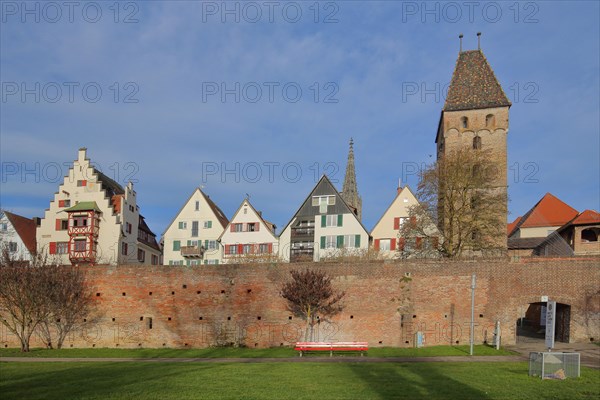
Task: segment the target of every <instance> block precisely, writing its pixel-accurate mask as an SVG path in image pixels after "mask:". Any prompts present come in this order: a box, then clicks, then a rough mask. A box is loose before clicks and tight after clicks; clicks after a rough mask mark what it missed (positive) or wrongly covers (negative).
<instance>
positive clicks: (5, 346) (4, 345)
mask: <svg viewBox="0 0 600 400" xmlns="http://www.w3.org/2000/svg"><path fill="white" fill-rule="evenodd" d="M71 346H73V345H71ZM4 347H8V345H7V344H5V345H4Z"/></svg>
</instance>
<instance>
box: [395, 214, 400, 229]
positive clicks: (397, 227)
mask: <svg viewBox="0 0 600 400" xmlns="http://www.w3.org/2000/svg"><path fill="white" fill-rule="evenodd" d="M398 229H400V217H396V218H394V230H398Z"/></svg>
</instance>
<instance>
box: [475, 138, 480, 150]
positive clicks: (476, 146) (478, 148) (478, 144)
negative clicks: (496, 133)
mask: <svg viewBox="0 0 600 400" xmlns="http://www.w3.org/2000/svg"><path fill="white" fill-rule="evenodd" d="M473 149H474V150H481V136H475V137H474V138H473Z"/></svg>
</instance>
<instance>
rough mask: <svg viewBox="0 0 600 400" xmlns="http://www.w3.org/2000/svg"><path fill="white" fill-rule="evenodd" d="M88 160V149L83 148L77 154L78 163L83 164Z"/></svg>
mask: <svg viewBox="0 0 600 400" xmlns="http://www.w3.org/2000/svg"><path fill="white" fill-rule="evenodd" d="M86 158H87V148H85V147H81V148H80V149H79V153H78V154H77V161H79V162H80V163H82V162H84V161H85V159H86Z"/></svg>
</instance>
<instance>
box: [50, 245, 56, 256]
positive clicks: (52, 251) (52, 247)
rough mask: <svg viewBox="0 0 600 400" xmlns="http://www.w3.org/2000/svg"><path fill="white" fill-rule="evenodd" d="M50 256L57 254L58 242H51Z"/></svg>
mask: <svg viewBox="0 0 600 400" xmlns="http://www.w3.org/2000/svg"><path fill="white" fill-rule="evenodd" d="M50 254H56V242H50Z"/></svg>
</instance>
